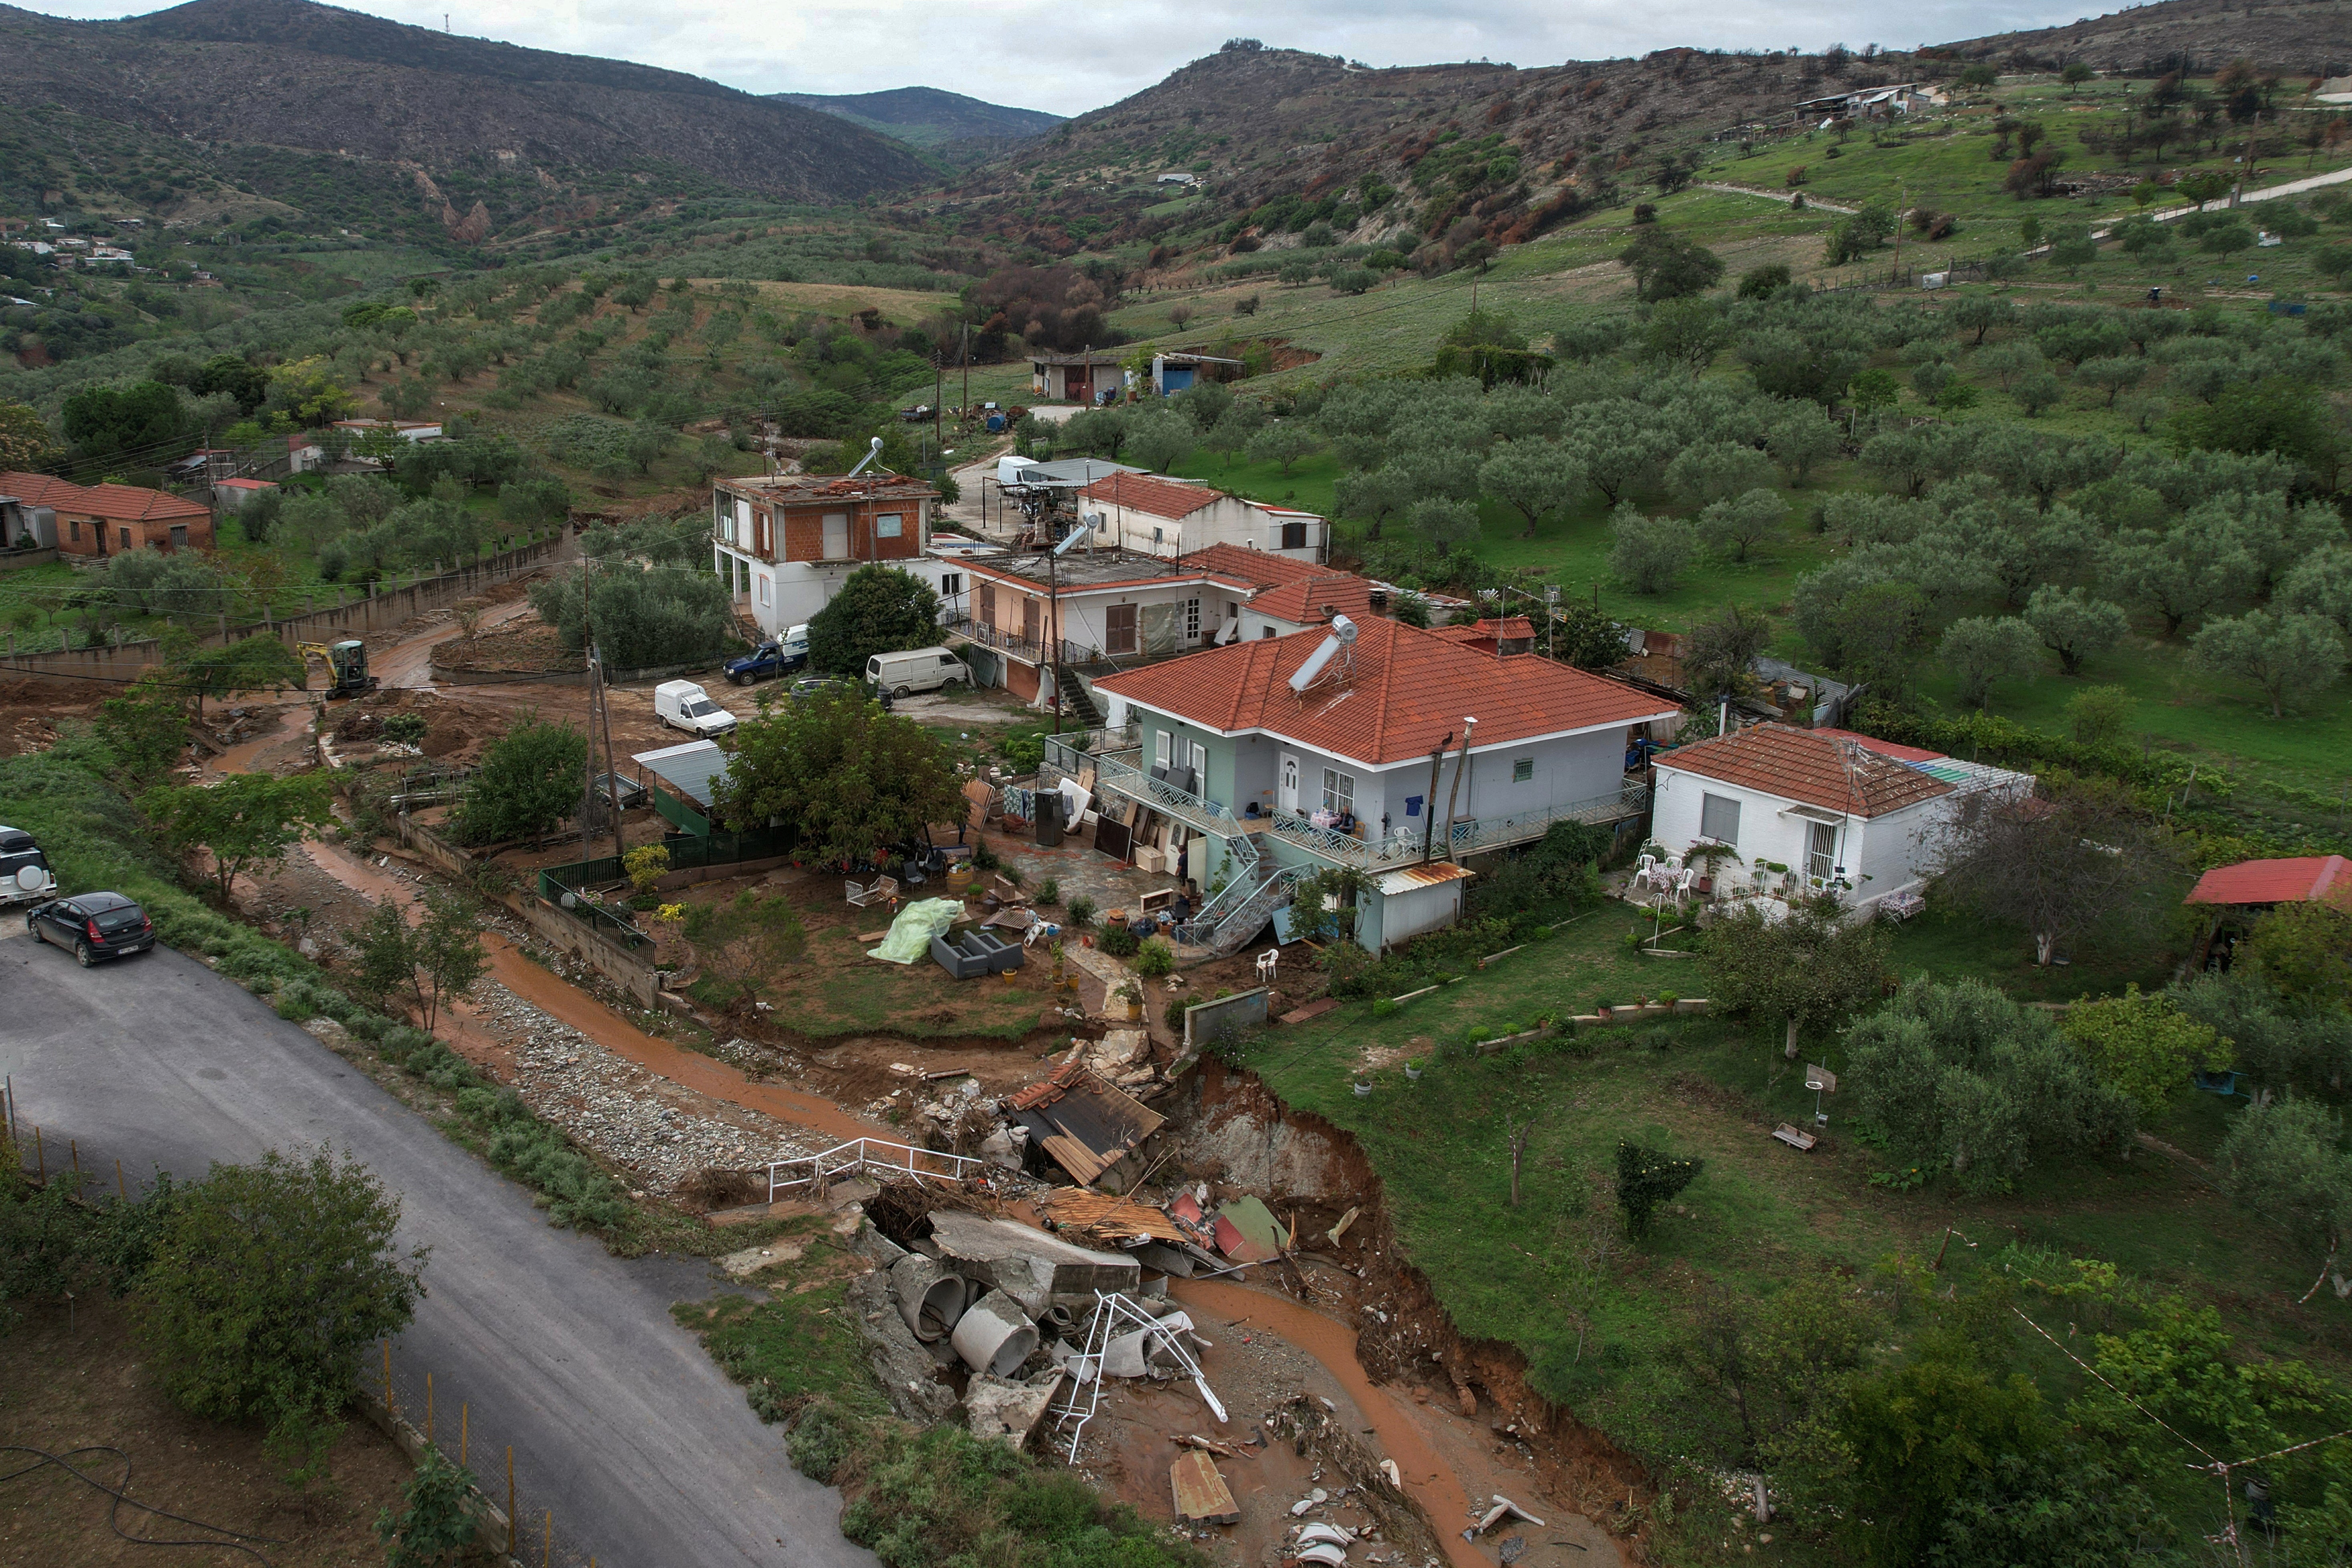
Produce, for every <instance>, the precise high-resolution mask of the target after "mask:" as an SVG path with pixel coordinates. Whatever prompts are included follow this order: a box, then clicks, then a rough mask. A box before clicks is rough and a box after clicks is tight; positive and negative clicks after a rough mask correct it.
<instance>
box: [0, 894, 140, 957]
mask: <svg viewBox="0 0 2352 1568" xmlns="http://www.w3.org/2000/svg"><path fill="white" fill-rule="evenodd" d="M25 929H26V931H31V932H32V933H33V934H34V935H35V936H37V937H38V938H40V939H41V940H42V941H43V942H55V943H57V944H58V946H59V947H63V948H69V949H71V950H72V952H73V955H74V958H75V960H76V961H77V962H78V963H80V965H81V966H82V967H83V968H84V969H88V968H89V966H90V965H91V964H93V963H97V962H98V961H99V960H100V959H101V958H121V956H123V955H124V954H125V953H131V952H146V951H147V950H148V949H149V948H151V947H152V946H154V945H155V922H154V921H152V920H149V919H148V918H147V911H146V910H142V909H141V908H140V907H139V906H138V905H137V904H135V903H133V902H132V901H131V900H129V899H126V898H124V897H123V896H122V895H121V893H77V894H76V895H75V896H74V897H72V898H70V899H52V900H49V901H48V902H47V903H46V904H36V905H35V906H34V907H33V908H31V909H29V910H26V911H25Z"/></svg>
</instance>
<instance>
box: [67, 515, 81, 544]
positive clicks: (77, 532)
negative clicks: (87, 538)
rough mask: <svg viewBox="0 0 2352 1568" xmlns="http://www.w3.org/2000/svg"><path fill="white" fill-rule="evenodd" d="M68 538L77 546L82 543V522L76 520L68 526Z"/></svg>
mask: <svg viewBox="0 0 2352 1568" xmlns="http://www.w3.org/2000/svg"><path fill="white" fill-rule="evenodd" d="M66 537H67V538H68V539H69V540H71V541H72V542H74V543H76V544H79V543H80V542H81V520H80V519H79V518H76V519H74V520H73V521H70V522H68V523H67V524H66Z"/></svg>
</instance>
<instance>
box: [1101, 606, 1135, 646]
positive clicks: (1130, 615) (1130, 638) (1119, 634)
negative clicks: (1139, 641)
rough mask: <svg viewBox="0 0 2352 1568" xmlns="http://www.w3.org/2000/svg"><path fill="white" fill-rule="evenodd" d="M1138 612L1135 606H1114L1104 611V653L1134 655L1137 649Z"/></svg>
mask: <svg viewBox="0 0 2352 1568" xmlns="http://www.w3.org/2000/svg"><path fill="white" fill-rule="evenodd" d="M1136 610H1137V606H1136V605H1109V606H1108V607H1107V608H1106V609H1105V610H1104V611H1103V651H1104V652H1105V653H1114V654H1117V653H1133V652H1134V651H1135V649H1136V620H1135V616H1136Z"/></svg>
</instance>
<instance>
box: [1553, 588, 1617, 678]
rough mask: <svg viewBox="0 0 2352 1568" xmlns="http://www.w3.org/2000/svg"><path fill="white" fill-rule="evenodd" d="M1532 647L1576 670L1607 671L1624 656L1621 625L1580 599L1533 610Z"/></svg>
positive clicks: (1567, 599)
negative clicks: (1534, 636)
mask: <svg viewBox="0 0 2352 1568" xmlns="http://www.w3.org/2000/svg"><path fill="white" fill-rule="evenodd" d="M1532 618H1533V621H1534V625H1535V629H1536V647H1538V649H1539V650H1542V651H1544V652H1546V653H1548V654H1549V656H1550V657H1551V658H1556V659H1558V660H1559V661H1560V662H1561V663H1562V664H1572V665H1574V666H1575V667H1576V668H1579V669H1607V668H1609V667H1610V666H1612V665H1615V664H1622V663H1623V662H1624V661H1625V658H1626V657H1627V649H1626V647H1625V632H1626V627H1625V623H1624V622H1622V621H1620V620H1617V619H1615V618H1613V617H1612V616H1609V615H1607V614H1605V613H1604V612H1603V611H1602V610H1601V606H1600V605H1595V604H1592V603H1590V602H1589V601H1586V600H1583V599H1571V598H1567V597H1562V598H1561V599H1560V600H1559V602H1558V603H1556V604H1549V605H1538V606H1536V607H1535V610H1534V612H1533V616H1532Z"/></svg>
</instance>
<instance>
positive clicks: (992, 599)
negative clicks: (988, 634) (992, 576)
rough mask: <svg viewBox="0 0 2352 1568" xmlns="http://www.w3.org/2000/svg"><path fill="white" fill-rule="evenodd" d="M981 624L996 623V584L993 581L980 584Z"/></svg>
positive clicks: (989, 624)
mask: <svg viewBox="0 0 2352 1568" xmlns="http://www.w3.org/2000/svg"><path fill="white" fill-rule="evenodd" d="M980 624H981V625H982V626H994V625H995V624H996V584H993V583H982V584H981V585H980Z"/></svg>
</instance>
